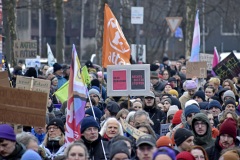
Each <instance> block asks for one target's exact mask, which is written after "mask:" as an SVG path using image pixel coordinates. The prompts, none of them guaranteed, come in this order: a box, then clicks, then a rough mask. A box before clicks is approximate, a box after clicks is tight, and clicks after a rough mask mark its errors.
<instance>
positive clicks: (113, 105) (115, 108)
mask: <svg viewBox="0 0 240 160" xmlns="http://www.w3.org/2000/svg"><path fill="white" fill-rule="evenodd" d="M106 108H107V110H108V111H109V112H110V114H117V113H118V112H119V111H120V107H119V105H118V103H117V102H114V101H110V102H108V104H107V106H106Z"/></svg>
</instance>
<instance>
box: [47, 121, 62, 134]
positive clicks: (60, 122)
mask: <svg viewBox="0 0 240 160" xmlns="http://www.w3.org/2000/svg"><path fill="white" fill-rule="evenodd" d="M51 125H54V126H57V127H58V128H59V129H60V130H61V131H62V133H63V134H65V130H64V124H63V121H62V120H61V119H60V118H54V119H52V120H51V121H50V122H49V123H48V125H47V130H48V127H49V126H51Z"/></svg>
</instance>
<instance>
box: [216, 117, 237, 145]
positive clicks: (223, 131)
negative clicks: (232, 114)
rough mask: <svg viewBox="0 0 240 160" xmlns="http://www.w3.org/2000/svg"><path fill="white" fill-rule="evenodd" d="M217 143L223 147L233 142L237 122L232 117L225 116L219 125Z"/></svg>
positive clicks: (235, 135)
mask: <svg viewBox="0 0 240 160" xmlns="http://www.w3.org/2000/svg"><path fill="white" fill-rule="evenodd" d="M219 137H220V139H219V143H220V145H221V146H222V148H223V149H226V148H229V147H230V146H232V145H234V144H235V141H236V137H237V124H236V122H235V121H234V120H233V119H232V118H227V119H226V120H225V121H224V122H223V123H222V124H221V126H220V130H219Z"/></svg>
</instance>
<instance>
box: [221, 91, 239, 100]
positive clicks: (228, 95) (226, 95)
mask: <svg viewBox="0 0 240 160" xmlns="http://www.w3.org/2000/svg"><path fill="white" fill-rule="evenodd" d="M226 97H231V98H233V99H234V100H236V97H235V95H234V93H233V91H231V90H227V91H226V92H224V93H223V101H225V98H226Z"/></svg>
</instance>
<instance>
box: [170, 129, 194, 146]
mask: <svg viewBox="0 0 240 160" xmlns="http://www.w3.org/2000/svg"><path fill="white" fill-rule="evenodd" d="M191 136H194V135H193V133H192V132H191V131H190V130H188V129H186V128H178V129H177V130H176V132H175V134H174V141H175V143H176V145H177V146H180V145H181V144H182V143H183V142H184V141H185V140H186V139H188V138H189V137H191Z"/></svg>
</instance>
